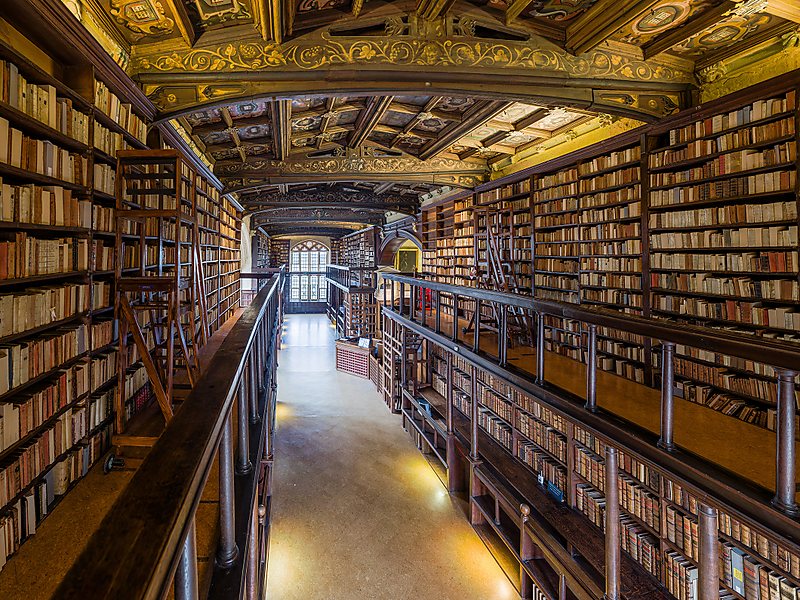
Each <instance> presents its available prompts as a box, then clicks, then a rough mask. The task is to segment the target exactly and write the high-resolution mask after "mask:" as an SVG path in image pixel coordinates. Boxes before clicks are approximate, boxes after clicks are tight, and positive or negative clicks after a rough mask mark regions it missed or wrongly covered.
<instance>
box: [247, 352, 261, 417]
mask: <svg viewBox="0 0 800 600" xmlns="http://www.w3.org/2000/svg"><path fill="white" fill-rule="evenodd" d="M253 352H254V350H253V348H251V349H250V357H249V358H248V361H247V362H248V371H249V380H250V407H249V409H248V410H249V412H250V414H249V417H250V422H251V423H253V424H256V423H258V418H259V417H258V387H259V386H258V375H256V371H257V370H258V367H257V365H256V361H255V356H253Z"/></svg>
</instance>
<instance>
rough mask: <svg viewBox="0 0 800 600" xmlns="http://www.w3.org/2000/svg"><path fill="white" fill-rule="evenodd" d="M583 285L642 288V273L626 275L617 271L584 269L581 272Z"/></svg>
mask: <svg viewBox="0 0 800 600" xmlns="http://www.w3.org/2000/svg"><path fill="white" fill-rule="evenodd" d="M580 283H581V285H587V286H593V287H611V288H624V289H627V290H641V289H642V276H641V275H626V274H620V273H618V272H615V271H597V272H595V271H583V272H581V274H580Z"/></svg>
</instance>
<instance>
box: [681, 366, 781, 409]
mask: <svg viewBox="0 0 800 600" xmlns="http://www.w3.org/2000/svg"><path fill="white" fill-rule="evenodd" d="M675 373H676V375H680V376H682V377H688V378H690V379H693V380H695V381H699V382H703V383H708V384H711V385H713V386H716V387H717V388H722V389H724V390H728V391H731V392H734V393H740V394H746V395H748V396H752V397H754V398H760V399H762V400H764V401H767V402H776V401H777V399H778V392H777V386H776V384H775V383H774V382H771V381H765V380H763V379H756V378H753V377H746V376H743V375H742V374H740V373H733V372H731V371H727V370H725V368H724V367H716V366H711V365H706V364H703V363H698V362H696V361H693V360H688V359H685V358H676V359H675ZM700 403H701V404H705V402H700Z"/></svg>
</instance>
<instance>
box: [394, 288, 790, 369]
mask: <svg viewBox="0 0 800 600" xmlns="http://www.w3.org/2000/svg"><path fill="white" fill-rule="evenodd" d="M381 277H383V278H384V279H388V280H390V281H396V282H397V283H401V284H404V285H409V286H413V287H422V288H425V289H429V290H435V291H438V292H444V293H447V294H454V295H457V296H458V297H459V298H462V299H463V298H469V299H472V300H481V301H484V302H494V303H496V304H502V305H506V306H513V307H516V308H521V309H523V310H528V311H531V312H534V313H538V314H544V315H552V316H557V317H564V318H566V319H573V320H576V321H583V322H584V323H589V324H594V325H599V326H602V327H610V328H611V329H620V330H623V331H626V332H628V333H633V334H637V335H642V336H645V337H650V338H653V339H657V340H659V341H662V342H673V343H675V344H683V345H686V346H691V347H693V348H700V349H703V350H710V351H712V352H717V353H719V354H726V355H729V356H736V357H738V358H744V359H748V360H752V361H755V362H758V363H764V364H768V365H770V366H772V367H778V368H781V369H787V370H790V371H795V372H800V345H798V344H792V343H789V342H781V341H779V340H773V339H769V338H758V341H757V342H756V341H754V338H753V337H752V336H747V335H742V334H737V333H731V332H726V331H720V330H716V329H709V328H707V327H698V326H696V325H688V324H683V323H681V324H680V326H677V325H676V324H675V323H672V322H669V321H661V320H658V319H653V318H648V317H639V316H636V315H628V314H623V313H620V312H619V311H614V310H608V309H602V308H585V307H580V306H577V305H575V304H569V303H567V302H557V301H554V300H538V299H536V298H531V297H530V296H522V295H520V294H512V293H508V292H497V291H494V290H484V289H477V288H472V287H466V286H460V285H451V284H448V283H440V282H437V281H429V280H427V279H420V278H416V277H408V276H407V275H397V274H393V273H382V274H381Z"/></svg>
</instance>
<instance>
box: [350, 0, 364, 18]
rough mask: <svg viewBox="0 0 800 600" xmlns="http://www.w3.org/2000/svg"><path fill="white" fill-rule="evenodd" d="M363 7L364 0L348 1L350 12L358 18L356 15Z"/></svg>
mask: <svg viewBox="0 0 800 600" xmlns="http://www.w3.org/2000/svg"><path fill="white" fill-rule="evenodd" d="M362 8H364V0H353V1H352V2H351V3H350V12H352V13H353V17H355V18H358V15H360V14H361V9H362Z"/></svg>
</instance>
